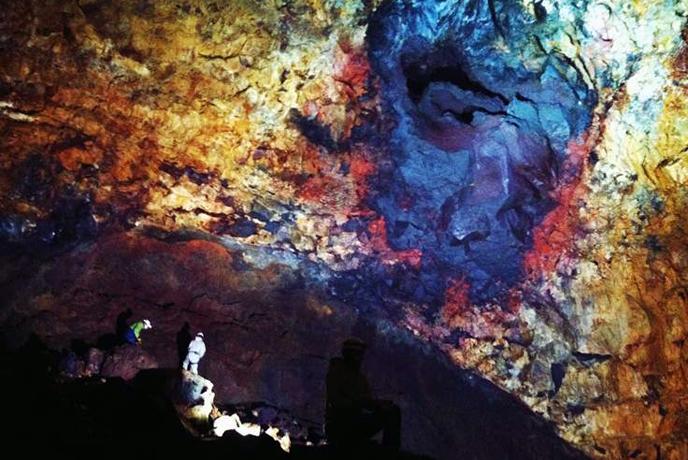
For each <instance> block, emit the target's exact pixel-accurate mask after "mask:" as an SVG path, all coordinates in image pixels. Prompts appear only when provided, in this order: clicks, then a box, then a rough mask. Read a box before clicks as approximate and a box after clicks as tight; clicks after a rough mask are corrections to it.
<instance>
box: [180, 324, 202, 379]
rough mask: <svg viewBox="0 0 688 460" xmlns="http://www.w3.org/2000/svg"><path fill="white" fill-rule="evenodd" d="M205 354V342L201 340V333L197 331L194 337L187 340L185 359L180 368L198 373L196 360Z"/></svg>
mask: <svg viewBox="0 0 688 460" xmlns="http://www.w3.org/2000/svg"><path fill="white" fill-rule="evenodd" d="M203 355H205V342H203V333H202V332H199V333H198V334H196V337H194V339H193V340H192V341H191V342H189V348H188V351H187V352H186V359H184V362H183V363H182V369H186V370H187V371H189V372H191V373H193V374H198V362H199V361H200V360H201V358H202V357H203Z"/></svg>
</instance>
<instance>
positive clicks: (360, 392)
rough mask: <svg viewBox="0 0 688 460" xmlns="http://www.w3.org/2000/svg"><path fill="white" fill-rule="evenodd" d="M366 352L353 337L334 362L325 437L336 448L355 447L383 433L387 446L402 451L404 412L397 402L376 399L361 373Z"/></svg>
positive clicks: (343, 346) (360, 341) (331, 364)
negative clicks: (402, 414)
mask: <svg viewBox="0 0 688 460" xmlns="http://www.w3.org/2000/svg"><path fill="white" fill-rule="evenodd" d="M365 350H366V344H365V342H363V341H362V340H361V339H359V338H356V337H352V338H349V339H347V340H345V341H344V343H343V344H342V356H341V357H335V358H332V359H331V360H330V366H329V368H328V371H327V385H326V386H327V405H326V410H325V433H326V435H327V439H328V441H329V442H330V443H332V444H340V445H344V446H354V445H356V444H360V443H362V442H365V441H366V440H368V439H369V438H371V437H373V436H375V435H376V434H377V433H379V432H380V431H382V443H383V445H384V446H386V447H388V448H391V449H393V450H398V449H399V447H400V444H401V412H400V410H399V407H398V406H397V405H396V404H394V403H393V402H391V401H384V400H379V399H374V398H373V396H372V392H371V390H370V384H369V383H368V379H367V378H366V376H365V374H363V372H362V371H361V364H362V362H363V356H364V354H365Z"/></svg>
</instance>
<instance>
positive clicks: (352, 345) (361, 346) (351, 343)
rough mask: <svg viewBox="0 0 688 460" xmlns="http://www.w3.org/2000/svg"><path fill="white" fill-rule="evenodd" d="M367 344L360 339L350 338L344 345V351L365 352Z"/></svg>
mask: <svg viewBox="0 0 688 460" xmlns="http://www.w3.org/2000/svg"><path fill="white" fill-rule="evenodd" d="M365 349H366V344H365V342H364V341H363V340H361V339H359V338H358V337H349V338H348V339H346V340H345V341H344V342H343V343H342V350H352V351H364V350H365Z"/></svg>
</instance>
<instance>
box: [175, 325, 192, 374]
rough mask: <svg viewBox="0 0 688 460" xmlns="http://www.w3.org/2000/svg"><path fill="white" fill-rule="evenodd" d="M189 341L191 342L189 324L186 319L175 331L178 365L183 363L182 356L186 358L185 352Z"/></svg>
mask: <svg viewBox="0 0 688 460" xmlns="http://www.w3.org/2000/svg"><path fill="white" fill-rule="evenodd" d="M189 343H191V326H190V325H189V322H188V321H186V322H185V323H184V326H182V328H181V329H179V332H177V356H178V357H179V365H180V366H182V364H183V363H184V358H186V352H187V351H188V348H189Z"/></svg>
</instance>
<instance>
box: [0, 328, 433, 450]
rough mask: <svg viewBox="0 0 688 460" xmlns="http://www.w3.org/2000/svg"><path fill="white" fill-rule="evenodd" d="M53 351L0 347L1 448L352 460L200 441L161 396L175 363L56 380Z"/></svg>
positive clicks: (257, 441) (253, 442)
mask: <svg viewBox="0 0 688 460" xmlns="http://www.w3.org/2000/svg"><path fill="white" fill-rule="evenodd" d="M58 359H59V354H58V353H56V352H53V351H51V350H49V349H47V348H46V347H45V346H44V345H43V344H42V343H41V342H40V340H38V339H37V338H36V337H35V336H33V337H32V338H31V340H29V342H27V343H26V345H25V346H23V347H22V348H21V349H19V350H16V351H13V352H8V351H7V350H5V349H2V350H0V366H1V368H0V381H1V382H2V386H1V388H2V391H3V393H4V394H6V395H7V394H11V395H12V397H11V398H8V399H7V400H6V403H5V407H4V409H5V411H6V414H8V415H9V417H8V418H7V419H6V420H7V421H8V422H9V423H7V424H6V425H5V427H4V433H3V434H4V436H5V439H7V440H8V441H9V442H7V443H6V444H5V448H7V449H11V448H12V447H16V448H17V449H20V451H21V452H22V454H23V455H31V454H39V453H43V452H45V451H47V450H49V451H50V453H51V455H52V456H53V458H63V457H68V456H76V457H78V456H80V455H82V454H90V455H97V456H105V457H107V458H114V457H120V456H121V457H122V458H162V457H169V458H179V457H181V456H186V455H193V456H194V457H195V458H218V459H220V458H222V459H224V458H240V459H268V460H269V459H282V458H296V459H329V458H337V459H339V458H341V459H344V458H351V457H350V455H352V454H353V452H352V451H351V450H347V449H344V450H342V451H334V450H333V449H332V448H330V447H328V446H294V447H293V448H292V452H291V453H289V454H288V453H286V452H284V451H282V450H281V449H280V447H279V446H278V445H277V443H275V442H274V441H273V440H272V439H271V438H269V437H268V436H267V435H264V434H263V435H261V436H258V437H253V436H246V437H243V436H240V435H239V434H237V433H235V432H228V433H225V435H224V436H223V437H222V438H211V439H199V438H195V437H193V436H192V435H190V434H189V433H188V432H187V431H186V430H185V429H184V428H183V426H182V424H181V423H180V422H179V419H178V418H177V415H176V412H175V410H174V407H173V405H172V403H171V402H170V401H169V399H168V398H167V397H166V396H165V395H166V394H167V390H168V388H169V384H170V382H171V381H173V380H174V378H175V376H176V375H177V373H178V370H177V369H150V370H143V371H141V372H139V374H138V375H137V376H136V377H135V378H134V379H133V380H132V381H130V382H126V381H124V380H122V379H120V378H111V379H107V380H104V379H103V380H101V379H99V378H96V379H80V380H62V381H61V380H60V379H56V378H55V375H54V373H53V369H54V366H55V364H56V363H57V360H58ZM355 454H356V455H363V456H364V457H366V458H380V459H387V458H389V459H422V458H426V457H418V456H414V455H411V454H407V453H400V454H390V453H389V452H387V451H385V450H383V449H381V448H380V447H379V446H377V445H375V444H372V443H371V444H368V445H365V446H359V447H358V448H357V450H356V452H355Z"/></svg>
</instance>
